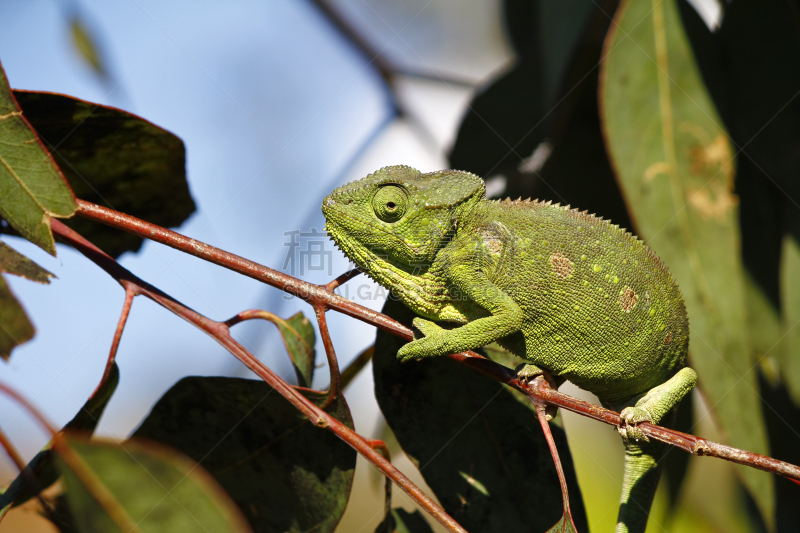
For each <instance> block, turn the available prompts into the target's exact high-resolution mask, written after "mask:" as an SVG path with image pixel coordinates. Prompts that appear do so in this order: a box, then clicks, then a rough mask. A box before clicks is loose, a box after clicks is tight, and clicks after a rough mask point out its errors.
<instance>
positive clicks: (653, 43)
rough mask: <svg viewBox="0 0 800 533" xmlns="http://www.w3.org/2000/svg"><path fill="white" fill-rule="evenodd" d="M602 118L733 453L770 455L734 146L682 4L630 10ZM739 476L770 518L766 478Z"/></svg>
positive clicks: (606, 63)
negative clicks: (680, 301) (751, 325)
mask: <svg viewBox="0 0 800 533" xmlns="http://www.w3.org/2000/svg"><path fill="white" fill-rule="evenodd" d="M605 50H606V54H605V56H604V59H603V62H602V65H601V67H602V73H601V88H600V90H601V92H600V103H601V111H602V113H601V116H602V122H603V127H604V131H605V138H606V141H607V146H608V150H609V153H610V154H611V159H612V161H613V163H614V167H615V170H616V173H617V178H618V180H619V182H620V185H621V187H622V190H623V192H624V195H625V198H626V201H627V205H628V208H629V210H630V212H631V214H632V216H633V218H634V220H635V224H636V226H637V229H638V231H639V235H640V237H642V238H644V239H645V240H646V241H647V243H648V244H649V245H650V246H651V247H652V248H653V249H654V250H655V252H656V253H657V254H658V255H659V256H660V257H661V258H662V259H663V260H664V262H665V264H666V265H668V267H669V268H670V271H671V272H672V275H673V276H674V278H675V280H676V281H677V283H678V285H679V286H680V287H681V291H682V293H683V296H684V299H685V302H686V308H687V313H688V315H689V323H690V327H691V330H690V337H691V338H692V343H691V347H690V364H691V365H692V366H693V367H694V368H695V369H696V370H697V373H698V376H699V384H700V387H701V388H702V390H703V392H704V393H705V395H706V397H707V399H708V403H709V404H710V406H711V407H712V410H713V411H714V413H715V415H716V419H717V421H718V423H719V425H720V427H721V428H722V430H723V432H724V433H725V434H726V435H727V440H728V442H729V443H730V444H732V445H733V446H737V447H740V448H744V449H746V450H749V451H754V452H757V453H762V454H768V453H769V452H768V450H769V448H768V444H767V435H766V430H765V427H764V422H763V418H762V416H761V405H760V399H759V396H758V393H757V392H756V391H757V383H756V379H755V375H754V372H753V371H752V363H751V346H750V341H749V338H748V335H747V313H746V293H745V290H746V289H745V287H746V285H745V275H744V269H743V268H742V264H741V261H740V258H739V245H740V233H739V220H738V197H737V196H736V195H735V194H734V192H733V187H734V181H733V180H734V166H733V149H732V147H731V145H730V142H729V140H728V136H727V133H726V131H725V129H724V128H723V127H722V125H721V121H720V119H719V117H718V116H717V113H716V110H715V108H714V104H713V103H712V101H711V99H710V97H709V95H708V92H707V90H706V88H705V86H704V84H703V81H702V79H701V77H700V74H699V71H698V68H697V65H696V63H695V60H694V57H693V55H692V52H691V48H690V46H689V43H688V41H687V38H686V34H685V33H684V30H683V27H682V25H681V20H680V17H679V15H678V11H677V7H676V4H675V1H674V0H665V1H664V2H660V3H657V4H653V5H651V4H650V3H647V2H633V1H630V0H629V1H626V2H623V3H622V5H621V6H620V8H619V10H618V11H617V13H616V14H615V23H614V26H613V30H612V31H610V32H609V34H608V36H607V38H606V45H605ZM738 472H739V473H740V475H741V476H742V479H743V480H744V483H745V485H746V486H747V488H748V490H749V491H750V493H751V494H752V495H753V497H754V498H755V500H756V502H757V503H758V506H759V510H760V512H761V514H762V516H764V517H765V519H766V520H767V521H769V520H770V518H771V517H772V514H773V510H774V505H775V503H774V502H775V499H774V491H773V486H772V482H771V479H770V477H769V474H766V473H764V472H760V471H758V470H755V469H751V468H743V467H740V468H739V470H738Z"/></svg>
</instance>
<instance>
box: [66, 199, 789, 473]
mask: <svg viewBox="0 0 800 533" xmlns="http://www.w3.org/2000/svg"><path fill="white" fill-rule="evenodd" d="M78 214H79V215H81V216H83V217H85V218H88V219H91V220H95V221H97V222H102V223H104V224H107V225H109V226H112V227H115V228H118V229H121V230H124V231H127V232H129V233H133V234H135V235H139V236H141V237H145V238H148V239H151V240H153V241H156V242H159V243H161V244H164V245H166V246H169V247H171V248H175V249H177V250H181V251H183V252H186V253H188V254H190V255H194V256H195V257H199V258H201V259H204V260H206V261H209V262H212V263H214V264H216V265H219V266H222V267H224V268H227V269H229V270H233V271H234V272H238V273H240V274H243V275H245V276H248V277H251V278H253V279H256V280H259V281H261V282H263V283H266V284H267V285H271V286H273V287H276V288H278V289H281V290H283V291H285V292H288V293H290V294H293V295H295V296H297V297H299V298H302V299H303V300H305V301H307V302H308V303H310V304H311V305H313V306H318V305H322V306H324V307H325V308H327V309H332V310H335V311H339V312H340V313H343V314H345V315H348V316H351V317H353V318H356V319H358V320H361V321H362V322H366V323H367V324H371V325H373V326H375V327H378V328H380V329H382V330H384V331H387V332H389V333H391V334H393V335H396V336H398V337H400V338H403V339H406V340H412V339H413V333H412V331H411V330H410V329H408V328H407V327H405V326H403V325H402V324H400V323H399V322H397V321H396V320H393V319H392V318H390V317H388V316H386V315H384V314H382V313H378V312H377V311H373V310H371V309H368V308H366V307H363V306H361V305H358V304H357V303H355V302H351V301H349V300H346V299H345V298H342V297H341V296H339V295H337V294H334V293H333V292H332V291H330V290H328V289H327V287H325V286H324V285H314V284H311V283H307V282H304V281H302V280H299V279H297V278H294V277H292V276H289V275H287V274H284V273H282V272H278V271H276V270H273V269H271V268H268V267H265V266H263V265H260V264H258V263H256V262H254V261H250V260H248V259H245V258H243V257H240V256H238V255H235V254H232V253H229V252H225V251H223V250H220V249H219V248H215V247H213V246H210V245H208V244H205V243H203V242H200V241H197V240H195V239H190V238H188V237H185V236H183V235H181V234H179V233H176V232H174V231H171V230H168V229H166V228H162V227H160V226H156V225H155V224H150V223H148V222H145V221H143V220H139V219H137V218H135V217H132V216H130V215H126V214H123V213H120V212H118V211H114V210H112V209H107V208H104V207H101V206H99V205H95V204H92V203H90V202H86V201H83V200H78ZM55 222H57V221H55V220H54V223H55ZM54 231H55V227H54ZM90 259H91V257H90ZM101 266H102V265H101ZM120 268H122V267H120ZM123 270H124V269H123ZM126 272H127V271H126ZM447 357H449V358H450V359H453V360H456V361H458V362H460V363H462V364H465V365H467V366H469V367H470V368H472V369H473V370H476V371H478V372H480V373H482V374H484V375H486V376H489V377H491V378H493V379H495V380H497V381H499V382H501V383H504V384H506V385H508V386H509V387H513V388H515V389H517V390H519V391H521V392H522V393H523V394H525V395H526V396H528V397H529V398H531V399H533V398H538V399H540V400H542V401H544V402H546V403H548V404H550V405H555V406H558V407H561V408H563V409H567V410H568V411H573V412H575V413H578V414H580V415H583V416H587V417H589V418H593V419H594V420H598V421H600V422H605V423H606V424H610V425H613V426H619V423H620V420H619V413H616V412H614V411H611V410H609V409H604V408H602V407H598V406H596V405H592V404H590V403H588V402H584V401H582V400H578V399H576V398H572V397H571V396H567V395H566V394H563V393H560V392H558V391H556V390H554V389H552V388H550V387H549V386H548V385H547V384H543V383H541V382H538V381H534V382H531V383H522V382H520V381H518V380H517V376H516V374H515V373H514V372H513V371H512V370H511V369H509V368H506V367H504V366H502V365H499V364H497V363H495V362H493V361H491V360H489V359H486V358H485V357H482V356H480V355H478V354H477V353H475V352H462V353H458V354H451V355H448V356H447ZM639 427H640V428H641V429H642V432H643V433H644V434H645V435H646V436H647V437H649V438H653V439H656V440H659V441H661V442H665V443H667V444H670V445H672V446H676V447H678V448H680V449H682V450H684V451H686V452H689V453H691V454H694V455H709V456H712V457H718V458H720V459H725V460H727V461H732V462H734V463H738V464H742V465H746V466H750V467H753V468H757V469H759V470H765V471H767V472H772V473H775V474H780V475H782V476H785V477H787V478H789V479H792V480H800V468H799V467H797V466H795V465H792V464H790V463H786V462H784V461H779V460H777V459H773V458H771V457H766V456H763V455H760V454H757V453H753V452H748V451H745V450H740V449H738V448H734V447H731V446H726V445H724V444H719V443H716V442H713V441H709V440H706V439H702V438H699V437H695V436H693V435H688V434H686V433H681V432H680V431H675V430H672V429H668V428H664V427H661V426H656V425H654V424H649V423H646V422H643V423H641V424H640V425H639Z"/></svg>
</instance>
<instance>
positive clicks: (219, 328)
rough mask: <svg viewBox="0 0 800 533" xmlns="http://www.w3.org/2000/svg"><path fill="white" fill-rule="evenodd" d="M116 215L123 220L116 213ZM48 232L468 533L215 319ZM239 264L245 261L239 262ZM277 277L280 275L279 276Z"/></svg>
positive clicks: (59, 231)
mask: <svg viewBox="0 0 800 533" xmlns="http://www.w3.org/2000/svg"><path fill="white" fill-rule="evenodd" d="M91 205H93V204H91ZM108 211H110V210H108ZM114 213H116V212H114ZM117 214H118V215H122V214H121V213H117ZM51 228H52V230H53V232H54V233H55V234H56V235H58V236H59V237H60V238H61V239H62V240H64V241H65V242H67V243H68V244H70V245H71V246H73V247H74V248H75V249H77V250H78V251H79V252H81V253H82V254H83V255H85V256H86V257H87V258H89V259H90V260H91V261H92V262H94V263H95V264H96V265H97V266H99V267H100V268H102V269H103V270H105V271H106V272H107V273H108V274H109V275H110V276H112V277H113V278H114V279H116V280H117V281H118V282H119V283H120V284H123V286H124V282H128V283H129V284H130V285H132V286H134V287H135V289H134V290H135V292H136V294H141V295H143V296H145V297H147V298H149V299H151V300H153V301H154V302H156V303H158V304H159V305H161V306H163V307H165V308H166V309H168V310H170V311H172V312H173V313H175V314H176V315H178V316H179V317H181V318H183V319H184V320H186V321H187V322H189V323H191V324H193V325H194V326H196V327H198V328H199V329H201V330H202V331H204V332H206V333H207V334H208V335H209V336H211V337H212V338H213V339H214V340H216V341H217V342H218V343H219V344H221V345H222V346H223V347H224V348H225V349H227V350H228V351H229V352H230V353H231V354H232V355H233V356H234V357H236V358H237V359H239V360H240V361H241V362H242V363H244V364H245V366H247V368H249V369H250V370H252V371H253V372H254V373H255V374H256V375H257V376H259V377H260V378H261V379H263V380H264V381H265V382H266V383H267V384H268V385H269V386H270V387H272V388H273V389H275V390H276V391H277V392H278V393H279V394H280V395H281V396H283V397H284V398H286V399H287V400H288V401H289V402H290V403H291V404H292V405H294V406H295V407H296V408H297V409H298V410H299V411H300V412H301V413H303V414H304V415H305V416H306V418H308V419H309V420H310V421H311V422H312V423H314V424H315V425H316V426H317V427H320V428H325V429H328V430H329V431H331V432H333V433H334V434H336V436H337V437H339V438H340V439H342V440H343V441H344V442H346V443H347V444H349V445H350V446H351V447H353V448H354V449H355V450H356V451H357V452H358V453H360V454H361V455H362V456H364V458H366V459H367V460H368V461H370V462H371V463H372V464H374V465H375V466H376V467H378V469H380V470H381V472H383V474H384V475H385V476H387V477H389V478H390V479H391V480H392V481H393V482H394V483H395V484H396V485H398V486H399V487H400V488H401V489H402V490H403V491H405V492H406V493H407V494H408V495H409V496H410V497H411V498H412V499H414V500H415V501H416V502H417V503H419V505H420V506H421V507H422V508H423V509H425V510H426V511H427V512H428V513H429V514H430V515H431V516H433V517H434V518H435V519H436V520H437V521H439V523H441V524H442V525H443V526H444V527H446V528H447V529H448V530H449V531H452V532H456V533H467V532H466V530H465V529H464V528H462V527H461V526H460V525H459V524H458V523H457V522H456V521H455V520H453V519H452V518H451V517H450V515H448V514H447V513H446V512H445V511H444V509H442V508H441V507H439V505H437V504H436V502H434V501H433V499H431V498H430V497H429V496H428V495H427V494H425V493H424V492H423V491H422V490H420V489H419V487H417V486H416V485H414V484H413V483H412V482H411V480H409V479H408V478H407V477H406V476H405V475H404V474H403V473H402V472H400V471H399V470H397V469H396V468H395V467H394V466H393V465H392V464H391V463H389V462H388V461H386V459H384V458H383V456H381V454H380V453H378V452H376V451H375V450H374V449H373V448H372V447H371V446H370V445H369V442H368V439H365V438H364V437H362V436H361V435H359V434H358V433H356V432H355V431H353V430H352V429H350V428H349V427H347V426H346V425H344V424H343V423H341V422H340V421H339V420H337V419H336V418H334V417H332V416H331V415H329V414H328V413H326V412H325V411H323V410H322V409H320V408H319V407H317V406H316V405H314V404H313V403H312V402H311V401H309V400H308V399H307V398H306V397H305V396H303V395H302V394H300V393H299V392H297V391H296V390H295V389H294V388H293V387H291V386H290V385H289V384H288V383H286V382H285V381H283V380H282V379H281V378H279V377H278V376H277V375H276V374H274V373H273V372H272V370H270V369H269V368H268V367H267V366H265V365H264V364H263V363H262V362H261V361H259V360H258V359H257V358H256V357H255V356H254V355H252V354H251V353H250V352H248V351H247V350H246V349H245V348H244V347H243V346H242V345H240V344H239V343H238V342H236V341H235V340H234V339H233V337H231V335H230V330H229V328H228V325H227V324H226V323H224V322H216V321H214V320H211V319H210V318H207V317H205V316H203V315H201V314H199V313H197V312H196V311H194V310H192V309H190V308H188V307H186V306H185V305H183V304H181V303H180V302H178V301H177V300H175V299H174V298H172V297H171V296H169V295H167V294H165V293H163V292H162V291H160V290H158V289H156V288H155V287H153V286H152V285H150V284H148V283H145V282H144V281H142V280H141V279H139V278H138V277H136V276H135V275H134V274H132V273H131V272H130V271H128V270H127V269H125V268H124V267H123V266H122V265H120V264H119V263H117V261H116V260H114V259H113V258H112V257H111V256H109V255H107V254H106V253H105V252H103V251H102V250H100V249H99V248H97V247H96V246H95V245H94V244H92V243H90V242H89V241H87V240H86V239H85V238H83V237H82V236H81V235H80V234H78V233H77V232H75V231H74V230H72V229H70V228H69V227H67V226H65V225H64V224H62V223H61V222H59V221H58V220H55V219H53V220H52V221H51ZM155 228H158V226H155ZM160 230H161V231H164V232H169V230H165V229H163V228H160ZM170 233H174V232H170ZM175 235H177V234H175ZM194 242H195V243H197V245H198V246H199V247H206V248H213V247H209V246H208V245H203V244H202V243H199V242H198V241H194ZM213 250H216V252H215V253H217V254H219V256H220V257H225V258H226V259H227V255H229V254H227V252H223V251H222V250H218V249H216V248H213ZM242 261H246V260H244V259H242ZM249 263H252V262H249ZM254 265H255V264H254ZM261 268H265V267H261ZM276 274H279V273H276ZM281 276H285V275H283V274H281ZM279 277H280V276H279ZM285 277H289V276H285ZM292 279H293V278H292ZM295 281H296V282H299V284H300V285H299V288H302V285H303V282H301V281H300V280H295ZM294 286H295V287H298V285H297V284H294ZM298 292H299V290H298Z"/></svg>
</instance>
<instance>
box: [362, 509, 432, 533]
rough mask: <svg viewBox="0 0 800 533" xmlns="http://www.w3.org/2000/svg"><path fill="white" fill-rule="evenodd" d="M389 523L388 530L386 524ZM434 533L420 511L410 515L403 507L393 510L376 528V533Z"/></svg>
mask: <svg viewBox="0 0 800 533" xmlns="http://www.w3.org/2000/svg"><path fill="white" fill-rule="evenodd" d="M387 521H388V522H389V525H388V529H387V524H386V522H387ZM387 531H388V532H389V533H433V529H432V528H431V525H430V524H429V523H428V522H427V521H426V520H425V517H424V516H423V515H422V513H421V512H419V509H417V510H415V511H414V512H413V513H409V512H408V511H406V510H405V509H403V508H402V507H398V508H396V509H391V510H390V511H389V513H388V514H387V515H386V518H384V519H383V522H381V523H380V525H379V526H378V527H377V528H375V533H387Z"/></svg>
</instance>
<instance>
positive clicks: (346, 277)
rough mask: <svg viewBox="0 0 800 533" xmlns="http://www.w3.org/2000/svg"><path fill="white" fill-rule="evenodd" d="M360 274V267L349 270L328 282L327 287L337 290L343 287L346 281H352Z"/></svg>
mask: <svg viewBox="0 0 800 533" xmlns="http://www.w3.org/2000/svg"><path fill="white" fill-rule="evenodd" d="M359 274H361V269H359V268H354V269H352V270H348V271H347V272H345V273H344V274H341V275H340V276H339V277H338V278H336V279H335V280H333V281H331V282H330V283H328V284H326V285H325V288H326V289H328V290H331V291H332V290H335V289H337V288H339V287H341V286H342V285H344V284H345V283H347V282H348V281H350V280H351V279H353V278H354V277H356V276H358V275H359Z"/></svg>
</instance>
